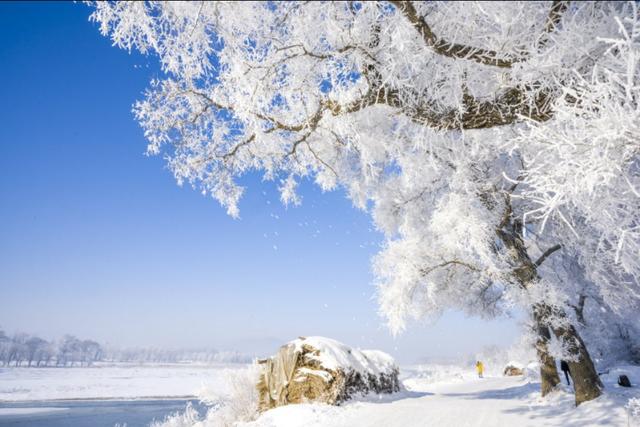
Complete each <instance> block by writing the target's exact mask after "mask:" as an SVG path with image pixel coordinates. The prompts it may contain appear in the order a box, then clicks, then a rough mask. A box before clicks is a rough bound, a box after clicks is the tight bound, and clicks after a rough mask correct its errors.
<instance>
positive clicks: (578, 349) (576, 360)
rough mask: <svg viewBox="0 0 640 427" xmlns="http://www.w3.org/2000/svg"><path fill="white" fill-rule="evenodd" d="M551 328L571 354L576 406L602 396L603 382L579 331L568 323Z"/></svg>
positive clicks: (569, 362)
mask: <svg viewBox="0 0 640 427" xmlns="http://www.w3.org/2000/svg"><path fill="white" fill-rule="evenodd" d="M551 330H552V331H553V334H554V335H555V336H556V338H558V340H560V341H561V342H562V343H563V345H564V346H565V348H566V349H567V351H568V353H569V356H570V357H569V359H570V360H567V363H568V364H569V373H570V374H571V378H572V379H573V389H574V390H575V395H576V406H577V405H579V404H581V403H583V402H587V401H589V400H593V399H595V398H596V397H598V396H600V395H601V394H602V382H601V381H600V377H598V373H597V372H596V369H595V367H594V366H593V362H592V360H591V356H590V355H589V352H588V351H587V347H586V346H585V345H584V341H582V338H580V335H579V334H578V331H576V329H575V328H574V327H573V325H571V324H568V323H567V325H566V326H561V327H552V328H551ZM571 359H573V360H571Z"/></svg>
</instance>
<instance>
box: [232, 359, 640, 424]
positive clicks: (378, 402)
mask: <svg viewBox="0 0 640 427" xmlns="http://www.w3.org/2000/svg"><path fill="white" fill-rule="evenodd" d="M434 371H435V369H434V367H433V366H432V367H430V368H426V369H423V368H418V367H412V368H410V370H409V372H408V373H405V376H406V375H408V377H407V378H405V380H404V384H405V387H406V390H404V391H403V392H401V393H399V394H395V395H392V396H379V397H377V398H375V397H374V398H371V397H370V398H367V399H364V400H357V401H352V402H349V403H346V404H344V405H343V406H328V405H318V404H301V405H289V406H284V407H279V408H275V409H272V410H269V411H267V412H265V413H264V414H262V415H261V416H260V417H259V418H258V419H257V420H255V421H253V422H249V423H244V424H239V426H241V427H302V426H305V427H321V426H322V427H377V426H384V427H428V426H437V427H454V426H455V427H459V426H467V427H471V426H490V427H502V426H504V427H511V426H525V427H527V426H531V427H542V426H550V427H553V426H558V427H560V426H562V427H574V426H575V427H578V426H580V427H583V426H587V427H589V426H620V427H623V426H624V427H640V419H638V418H636V417H634V416H633V414H631V413H630V411H629V410H628V409H627V408H625V405H627V402H629V400H630V399H633V398H638V397H640V391H639V389H638V385H639V384H640V367H637V366H621V367H619V368H617V369H612V370H611V371H610V373H609V374H608V375H603V376H602V378H603V381H604V382H605V386H606V392H605V394H604V395H603V396H601V397H599V398H598V399H596V400H594V401H591V402H587V403H583V404H582V405H580V406H579V407H577V408H575V407H574V402H573V401H574V399H573V395H572V394H571V392H570V389H569V388H568V387H563V389H562V390H560V391H558V392H555V393H554V394H552V395H551V396H549V397H547V398H544V399H543V398H541V397H540V393H539V388H540V384H539V383H538V382H535V381H531V380H530V379H529V378H526V377H502V376H495V377H488V378H483V379H479V378H477V377H475V375H473V369H472V368H469V369H467V370H464V369H463V368H457V369H454V368H453V367H447V368H446V369H445V370H444V371H443V372H445V373H447V374H452V377H451V378H450V379H449V380H446V381H442V377H441V376H439V375H436V374H434V375H426V376H421V373H424V372H434ZM456 371H457V372H456ZM620 373H626V374H627V375H629V377H630V379H631V382H632V384H634V385H635V387H634V388H630V389H625V388H622V387H619V386H617V385H616V384H615V380H616V379H617V375H619V374H620ZM436 378H437V380H436V382H433V380H434V379H436Z"/></svg>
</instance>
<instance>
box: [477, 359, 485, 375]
mask: <svg viewBox="0 0 640 427" xmlns="http://www.w3.org/2000/svg"><path fill="white" fill-rule="evenodd" d="M476 371H478V377H479V378H482V374H483V373H484V365H483V364H482V362H481V361H479V360H478V361H477V362H476Z"/></svg>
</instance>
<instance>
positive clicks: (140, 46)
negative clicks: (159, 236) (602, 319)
mask: <svg viewBox="0 0 640 427" xmlns="http://www.w3.org/2000/svg"><path fill="white" fill-rule="evenodd" d="M94 6H95V11H94V13H93V14H92V19H93V20H94V21H96V22H98V23H99V26H100V31H101V32H102V33H103V34H104V35H107V36H109V37H111V39H112V40H113V43H114V44H115V45H117V46H119V47H121V48H124V49H128V50H132V49H137V50H139V51H140V52H142V53H145V54H147V53H150V54H155V55H157V56H158V58H159V60H160V63H161V66H162V70H163V71H164V73H165V74H164V76H163V78H162V79H158V80H154V81H152V83H151V87H150V89H149V90H148V92H147V93H146V96H145V99H143V100H142V101H140V102H138V103H137V104H136V106H135V108H134V111H135V115H136V117H137V119H138V121H139V122H140V123H141V125H142V127H143V128H144V131H145V135H146V137H147V138H148V141H149V146H148V152H149V153H150V154H160V153H162V154H164V155H165V156H166V158H167V161H168V164H169V167H170V168H171V170H172V171H173V173H174V174H175V177H176V179H177V180H178V182H179V183H183V182H187V183H189V184H191V185H193V186H195V187H198V188H200V189H201V191H202V192H203V193H206V194H211V195H212V196H213V197H215V198H216V199H217V200H219V201H220V203H222V205H224V206H225V207H226V209H227V210H228V212H229V213H230V214H231V215H233V216H237V215H238V214H239V211H238V201H239V199H240V197H241V195H242V193H243V190H244V189H243V188H242V187H241V186H240V185H239V184H238V178H239V177H241V176H242V175H244V174H246V173H248V172H250V171H262V172H263V173H264V175H265V177H266V178H267V179H273V180H277V181H278V182H279V183H280V190H281V195H282V200H283V202H284V203H294V204H297V203H299V202H300V196H299V195H298V194H297V192H296V186H297V184H298V183H299V182H300V180H303V179H311V180H314V181H315V182H316V183H317V184H318V185H320V186H321V187H322V188H323V189H325V190H331V189H335V188H344V189H345V190H346V191H347V193H348V195H349V196H350V198H351V199H352V200H353V202H354V204H355V205H356V206H358V207H360V208H362V209H367V210H369V211H370V212H371V214H372V216H373V218H374V221H375V223H376V225H377V226H378V228H379V229H380V230H381V231H383V232H384V233H385V236H386V238H387V240H386V245H385V247H384V249H383V250H382V252H381V253H380V254H379V255H378V256H377V257H376V260H375V267H376V273H377V277H378V280H379V288H378V289H379V292H378V295H379V302H380V308H381V312H382V314H383V316H384V317H385V318H386V319H387V321H388V323H389V325H390V326H391V328H392V329H393V330H395V331H400V330H402V329H404V328H405V327H406V325H407V322H408V321H411V320H412V319H422V318H425V317H431V316H436V315H437V314H439V313H440V312H441V311H442V310H443V309H445V308H448V307H455V308H459V309H462V310H465V311H467V312H470V313H473V314H477V315H481V316H495V315H498V314H501V313H503V312H504V311H506V310H509V309H510V308H512V307H514V306H518V307H522V308H524V309H525V310H527V311H529V312H530V313H531V316H532V320H533V322H534V324H535V327H536V333H537V344H536V348H537V350H538V355H539V358H540V361H541V362H542V378H543V393H544V392H546V391H548V390H550V389H551V388H552V387H553V386H554V385H555V384H557V382H558V376H557V372H556V369H555V364H554V359H553V356H552V355H551V354H550V353H549V350H548V342H549V340H550V339H551V337H552V336H555V337H556V338H557V339H558V340H559V342H560V343H561V344H562V346H563V347H564V355H563V356H564V357H567V358H568V360H569V362H570V366H571V371H572V373H573V374H574V378H575V380H576V381H575V388H576V402H577V403H580V402H582V401H585V400H589V399H592V398H594V397H597V396H598V395H599V394H600V387H601V385H600V381H599V379H598V376H597V374H596V372H595V369H594V367H593V363H592V361H591V358H590V356H589V353H588V351H587V348H586V346H585V344H584V342H583V341H582V339H581V338H580V336H579V335H578V332H577V329H576V327H575V323H576V322H577V321H578V320H577V319H576V316H575V310H573V309H572V306H574V305H575V304H576V298H578V300H579V296H577V295H576V293H575V292H574V291H575V289H576V286H578V285H579V284H580V283H582V284H585V285H588V287H589V289H590V291H589V292H591V294H592V295H593V296H597V298H600V299H601V300H602V301H605V302H606V304H607V305H608V306H609V307H611V308H612V309H613V310H616V311H620V312H622V311H625V310H628V309H629V307H631V306H634V304H637V302H638V300H639V296H640V290H639V286H638V277H639V274H640V259H639V258H638V253H640V223H639V216H640V164H639V160H638V151H639V148H640V142H639V141H640V139H639V137H640V128H639V126H640V121H639V120H638V119H639V116H638V113H639V105H638V100H639V96H640V92H639V90H640V78H639V76H640V74H639V66H638V61H639V59H640V17H639V13H638V10H637V4H636V3H635V2H628V3H623V2H615V3H614V2H598V3H595V2H564V1H554V2H510V3H491V2H424V3H423V2H410V1H390V2H335V3H328V2H282V3H275V2H255V3H251V2H244V3H226V2H216V3H208V2H192V3H173V2H98V3H95V5H94ZM555 258H561V260H562V262H556V260H555ZM551 261H553V262H551ZM578 302H579V301H578Z"/></svg>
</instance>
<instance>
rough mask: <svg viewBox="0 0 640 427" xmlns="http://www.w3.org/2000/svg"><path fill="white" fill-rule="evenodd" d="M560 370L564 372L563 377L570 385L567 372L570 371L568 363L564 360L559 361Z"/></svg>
mask: <svg viewBox="0 0 640 427" xmlns="http://www.w3.org/2000/svg"><path fill="white" fill-rule="evenodd" d="M560 370H561V371H562V372H564V377H565V378H566V379H567V385H571V383H570V382H569V374H570V373H571V371H569V364H568V363H567V361H566V360H561V361H560Z"/></svg>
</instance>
